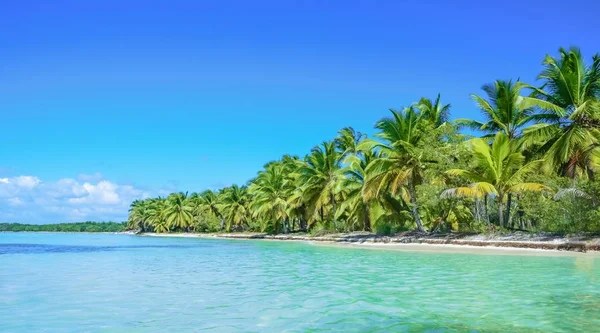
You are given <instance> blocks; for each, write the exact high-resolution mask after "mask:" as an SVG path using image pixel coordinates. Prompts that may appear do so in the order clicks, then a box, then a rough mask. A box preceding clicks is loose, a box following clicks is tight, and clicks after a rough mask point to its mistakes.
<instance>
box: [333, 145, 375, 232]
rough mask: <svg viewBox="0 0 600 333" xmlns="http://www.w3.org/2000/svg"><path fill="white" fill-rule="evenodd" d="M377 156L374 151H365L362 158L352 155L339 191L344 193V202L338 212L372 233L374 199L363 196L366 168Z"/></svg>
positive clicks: (348, 160)
mask: <svg viewBox="0 0 600 333" xmlns="http://www.w3.org/2000/svg"><path fill="white" fill-rule="evenodd" d="M376 158H377V156H376V154H375V153H374V152H373V151H370V150H368V151H365V152H363V153H362V154H361V155H360V156H359V155H350V156H349V157H347V158H346V160H345V161H346V163H347V164H348V165H347V166H346V167H345V168H344V172H345V175H346V177H345V178H344V179H343V180H342V181H341V182H340V184H339V187H340V189H339V190H338V191H339V192H342V191H343V192H344V200H343V201H342V203H341V205H340V207H339V209H338V212H336V214H338V216H339V215H341V213H342V212H346V211H347V214H348V219H349V220H350V221H351V222H354V223H360V222H362V229H363V230H365V231H371V214H372V212H371V206H373V205H374V201H375V200H374V198H368V199H367V198H366V197H364V196H363V191H364V186H365V178H366V172H365V170H366V168H367V166H368V165H369V163H371V161H373V160H374V159H376Z"/></svg>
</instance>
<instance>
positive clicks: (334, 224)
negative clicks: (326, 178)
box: [331, 195, 337, 231]
mask: <svg viewBox="0 0 600 333" xmlns="http://www.w3.org/2000/svg"><path fill="white" fill-rule="evenodd" d="M331 203H332V204H333V229H334V230H335V231H337V221H336V219H335V213H336V204H335V196H333V195H332V196H331Z"/></svg>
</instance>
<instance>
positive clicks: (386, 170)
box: [127, 47, 600, 234]
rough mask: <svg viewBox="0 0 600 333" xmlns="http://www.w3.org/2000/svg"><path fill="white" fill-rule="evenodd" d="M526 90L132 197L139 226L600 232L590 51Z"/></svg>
mask: <svg viewBox="0 0 600 333" xmlns="http://www.w3.org/2000/svg"><path fill="white" fill-rule="evenodd" d="M537 79H538V82H537V83H536V84H528V83H525V82H523V81H520V80H515V81H513V80H510V79H509V80H495V81H493V82H491V83H488V84H485V85H483V87H482V91H483V93H482V94H478V93H475V94H472V95H471V98H472V99H473V101H474V102H475V105H476V106H477V107H478V108H479V109H480V110H481V113H482V119H480V120H477V119H464V118H462V119H456V120H452V119H451V118H450V112H451V105H450V104H448V103H445V101H444V102H442V98H441V96H440V95H439V94H438V95H437V96H435V97H434V98H433V99H429V98H426V97H423V98H420V99H418V100H417V101H416V102H415V103H413V104H410V105H406V106H405V107H403V108H400V109H398V110H396V109H392V110H390V113H389V116H388V117H385V118H383V119H380V120H379V121H377V122H376V123H375V126H374V129H375V133H374V135H373V136H370V137H367V135H365V134H364V133H360V132H358V131H356V130H355V129H353V128H351V127H346V128H343V129H341V130H340V131H339V132H338V133H337V135H336V136H335V137H333V138H331V139H330V140H327V141H324V142H322V143H320V144H318V145H316V146H315V147H314V148H313V149H312V150H311V151H310V152H308V154H307V155H306V156H291V155H285V156H283V157H281V158H280V159H278V160H275V161H271V162H268V163H266V164H265V166H264V168H263V169H262V170H259V171H258V173H257V175H256V177H255V178H254V179H251V180H249V181H248V182H247V183H246V184H238V185H232V186H229V187H225V188H222V189H218V190H206V191H204V192H200V193H191V194H189V193H174V194H171V195H169V196H167V197H166V198H161V197H159V198H150V199H145V200H137V201H134V202H133V203H132V204H131V208H130V211H129V219H128V222H127V228H128V229H135V230H140V231H142V232H148V231H153V232H221V231H224V232H225V231H227V232H229V231H257V232H268V233H290V232H297V231H305V232H313V233H323V232H349V231H373V232H377V233H382V234H389V233H395V232H399V231H404V230H416V231H418V232H434V231H469V232H483V231H486V230H506V229H521V230H528V231H552V232H578V231H582V232H598V231H600V201H599V198H600V197H599V195H600V181H598V180H597V178H598V177H596V174H597V172H598V171H599V170H600V57H599V56H598V55H594V56H592V57H591V58H590V59H586V58H585V57H584V56H583V55H582V53H581V52H580V50H579V49H578V48H576V47H571V48H569V49H564V48H561V49H560V50H559V52H558V54H557V55H546V57H545V58H544V59H543V62H542V66H541V69H540V72H539V76H538V78H537Z"/></svg>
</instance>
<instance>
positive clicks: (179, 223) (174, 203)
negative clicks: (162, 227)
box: [165, 192, 194, 231]
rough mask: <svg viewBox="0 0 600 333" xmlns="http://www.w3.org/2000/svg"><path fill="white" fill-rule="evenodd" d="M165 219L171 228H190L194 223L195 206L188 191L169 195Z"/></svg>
mask: <svg viewBox="0 0 600 333" xmlns="http://www.w3.org/2000/svg"><path fill="white" fill-rule="evenodd" d="M166 205H167V206H166V211H165V220H166V221H167V223H168V225H169V227H170V228H179V229H181V230H184V231H186V230H188V228H189V227H190V225H191V224H192V220H193V215H192V212H193V211H194V207H193V206H192V205H191V203H190V201H189V200H188V196H187V193H183V192H179V193H173V194H171V195H169V196H168V197H167V203H166Z"/></svg>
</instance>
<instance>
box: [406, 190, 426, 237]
mask: <svg viewBox="0 0 600 333" xmlns="http://www.w3.org/2000/svg"><path fill="white" fill-rule="evenodd" d="M408 191H409V192H410V193H409V194H410V204H411V206H412V207H411V210H412V215H413V218H414V219H415V223H417V229H418V230H419V231H421V232H426V231H427V230H425V228H424V227H423V223H421V218H420V217H419V210H418V209H417V194H416V191H415V184H414V183H413V182H412V181H410V182H409V183H408Z"/></svg>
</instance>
